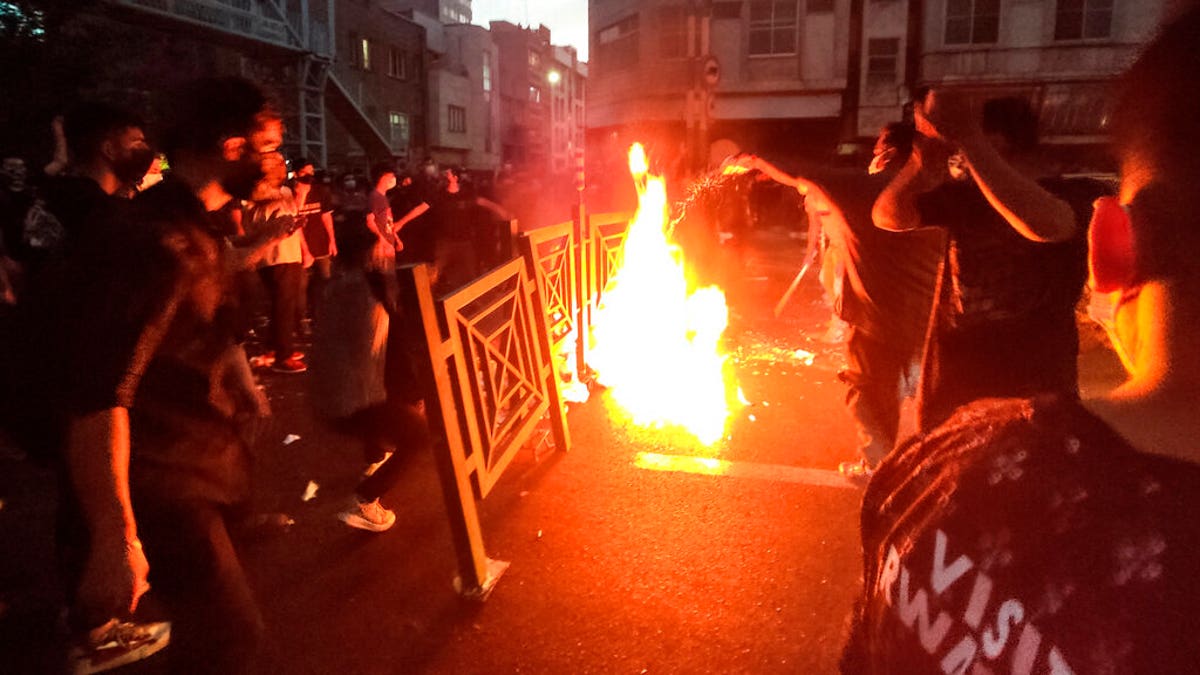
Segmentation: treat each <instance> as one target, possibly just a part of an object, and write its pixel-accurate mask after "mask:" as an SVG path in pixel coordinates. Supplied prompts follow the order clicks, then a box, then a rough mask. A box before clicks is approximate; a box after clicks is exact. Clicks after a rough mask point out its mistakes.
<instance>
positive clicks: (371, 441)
mask: <svg viewBox="0 0 1200 675" xmlns="http://www.w3.org/2000/svg"><path fill="white" fill-rule="evenodd" d="M343 242H344V243H343V249H342V253H341V255H340V256H339V257H338V264H337V267H336V270H337V271H336V274H335V275H334V277H333V279H332V280H331V282H330V284H329V287H328V290H327V293H326V294H325V296H324V297H323V298H322V300H321V302H320V303H319V304H318V305H317V307H316V311H317V321H316V326H315V329H314V335H313V359H312V365H313V378H312V382H311V385H312V386H311V392H312V401H313V409H314V410H315V411H316V412H317V414H318V415H320V416H321V417H322V418H324V419H326V420H328V421H330V423H331V424H332V426H333V427H334V428H335V429H337V430H339V431H342V432H343V433H346V434H347V435H350V436H353V437H355V438H357V439H358V440H359V442H360V443H361V444H362V448H363V456H364V459H365V462H366V464H367V465H368V468H367V470H366V471H365V472H364V479H363V480H362V481H361V482H360V483H359V485H358V487H357V489H356V490H355V498H354V499H353V500H352V502H351V503H350V504H348V505H347V508H346V509H345V510H343V511H341V512H340V513H339V514H338V518H339V519H340V520H341V521H342V522H344V523H346V524H347V525H349V526H350V527H354V528H357V529H361V530H367V531H371V532H382V531H384V530H387V529H388V528H390V527H391V526H392V525H393V524H394V523H395V522H396V514H395V513H394V512H393V511H391V510H390V509H387V508H386V507H384V506H383V505H382V504H381V503H380V498H382V497H383V496H384V495H386V494H387V493H388V492H389V491H390V490H391V489H392V488H393V487H395V485H396V484H397V482H398V481H399V479H400V478H401V476H402V475H403V470H404V468H405V467H406V465H407V463H408V459H409V458H410V457H412V456H413V455H414V454H416V453H417V452H418V451H423V450H428V449H429V447H430V444H431V439H430V436H429V431H428V427H427V426H426V424H425V420H424V417H423V416H422V415H421V411H420V398H421V393H420V392H419V391H417V389H416V388H415V387H414V386H412V385H411V382H412V379H411V376H412V373H413V368H414V367H415V363H414V361H413V360H412V359H411V356H410V354H411V351H412V347H413V345H412V344H410V343H409V342H408V336H407V335H405V334H404V333H402V332H401V331H403V330H404V326H405V325H406V324H405V321H404V317H403V316H402V315H401V314H400V313H399V311H398V309H397V308H396V307H395V305H394V297H395V293H394V292H392V293H389V292H387V291H386V290H383V289H381V288H380V286H379V283H380V280H379V279H378V278H377V277H376V276H375V275H373V274H372V273H371V272H370V269H371V256H372V249H373V248H374V247H375V246H376V245H377V240H376V238H375V237H374V235H372V234H371V233H369V232H368V231H367V230H365V229H364V230H359V231H351V232H347V233H346V237H344V238H343ZM386 282H387V283H390V284H391V285H395V283H396V280H395V278H394V277H392V278H391V279H388V280H386ZM393 331H395V332H393Z"/></svg>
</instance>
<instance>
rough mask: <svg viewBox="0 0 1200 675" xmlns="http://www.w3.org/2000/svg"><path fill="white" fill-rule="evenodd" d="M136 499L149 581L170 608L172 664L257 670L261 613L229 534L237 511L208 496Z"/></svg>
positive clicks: (188, 668) (182, 669)
mask: <svg viewBox="0 0 1200 675" xmlns="http://www.w3.org/2000/svg"><path fill="white" fill-rule="evenodd" d="M138 497H142V498H141V499H140V500H139V499H138ZM134 500H135V501H134V503H135V504H136V507H135V508H137V513H138V536H139V538H140V539H141V540H142V542H143V544H144V546H145V551H146V559H147V560H148V561H149V563H150V585H151V586H152V587H153V589H154V590H153V592H154V593H155V594H156V595H159V596H160V597H161V598H162V599H163V601H164V603H165V604H166V606H167V611H168V612H169V614H170V616H171V621H172V624H171V645H170V646H169V647H168V650H169V659H170V663H171V672H174V673H253V672H256V669H255V662H254V661H255V654H256V651H257V647H258V644H259V642H260V641H261V639H262V635H263V631H264V629H263V619H262V614H261V613H260V612H259V609H258V604H257V603H256V602H255V600H254V595H253V593H252V592H251V591H250V586H249V584H248V583H247V581H246V573H245V571H244V570H243V569H242V565H241V562H240V561H239V560H238V556H237V552H236V551H235V550H234V547H233V542H232V541H231V540H230V537H229V527H228V525H227V521H228V519H230V518H232V517H236V514H234V513H230V512H229V511H227V510H226V509H224V508H221V507H219V506H218V505H215V504H212V503H205V502H172V501H166V500H155V499H153V498H146V497H145V496H144V495H134Z"/></svg>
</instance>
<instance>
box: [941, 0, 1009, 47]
mask: <svg viewBox="0 0 1200 675" xmlns="http://www.w3.org/2000/svg"><path fill="white" fill-rule="evenodd" d="M945 37H946V44H948V45H978V44H992V43H995V42H996V40H997V39H999V37H1000V0H946V36H945Z"/></svg>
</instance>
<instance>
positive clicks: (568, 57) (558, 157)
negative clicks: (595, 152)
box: [546, 45, 587, 174]
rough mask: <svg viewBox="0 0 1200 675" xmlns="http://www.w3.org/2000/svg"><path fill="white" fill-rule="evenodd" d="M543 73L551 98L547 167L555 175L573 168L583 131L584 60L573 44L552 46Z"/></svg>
mask: <svg viewBox="0 0 1200 675" xmlns="http://www.w3.org/2000/svg"><path fill="white" fill-rule="evenodd" d="M550 54H551V63H550V69H549V70H548V71H547V73H546V84H547V85H548V86H547V89H546V91H547V93H548V95H549V97H550V167H551V170H552V171H553V172H554V173H556V174H561V173H564V172H568V171H573V170H574V169H575V165H576V162H577V160H579V159H580V157H581V155H582V153H583V147H584V135H585V133H586V127H585V122H586V117H585V113H584V111H585V109H586V106H585V101H586V89H587V63H585V62H581V61H580V60H579V53H578V52H577V51H575V48H574V47H564V46H557V45H555V46H553V47H552V49H551V51H550Z"/></svg>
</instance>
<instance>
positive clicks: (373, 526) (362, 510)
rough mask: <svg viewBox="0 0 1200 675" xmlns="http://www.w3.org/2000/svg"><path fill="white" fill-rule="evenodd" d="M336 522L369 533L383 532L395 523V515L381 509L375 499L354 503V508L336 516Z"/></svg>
mask: <svg viewBox="0 0 1200 675" xmlns="http://www.w3.org/2000/svg"><path fill="white" fill-rule="evenodd" d="M338 520H340V521H342V522H343V523H345V524H347V525H349V526H350V527H356V528H358V529H360V530H367V531H370V532H383V531H384V530H386V529H388V528H390V527H391V526H392V525H394V524H395V523H396V514H395V512H393V511H389V510H388V509H385V508H383V505H382V504H380V503H379V500H378V499H376V500H375V501H372V502H360V501H355V504H354V506H351V507H350V508H348V509H346V510H345V511H342V512H341V513H339V514H338Z"/></svg>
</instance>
